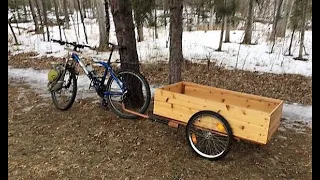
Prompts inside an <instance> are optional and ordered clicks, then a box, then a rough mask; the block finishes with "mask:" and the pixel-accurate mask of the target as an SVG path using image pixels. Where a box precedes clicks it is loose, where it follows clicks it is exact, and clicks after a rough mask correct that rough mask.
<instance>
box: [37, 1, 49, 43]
mask: <svg viewBox="0 0 320 180" xmlns="http://www.w3.org/2000/svg"><path fill="white" fill-rule="evenodd" d="M34 1H35V3H36V8H37V12H38V15H39V20H40V25H41V27H40V31H41V32H42V37H43V40H45V38H46V37H45V32H44V25H43V21H42V16H41V9H40V4H39V1H38V0H34Z"/></svg>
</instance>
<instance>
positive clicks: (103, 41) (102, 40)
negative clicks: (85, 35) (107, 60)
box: [95, 0, 109, 51]
mask: <svg viewBox="0 0 320 180" xmlns="http://www.w3.org/2000/svg"><path fill="white" fill-rule="evenodd" d="M95 1H96V6H97V13H98V18H97V19H98V24H99V50H101V51H104V50H106V48H107V47H108V43H109V41H107V34H106V32H107V31H106V24H105V22H106V15H105V8H104V5H103V2H102V0H95Z"/></svg>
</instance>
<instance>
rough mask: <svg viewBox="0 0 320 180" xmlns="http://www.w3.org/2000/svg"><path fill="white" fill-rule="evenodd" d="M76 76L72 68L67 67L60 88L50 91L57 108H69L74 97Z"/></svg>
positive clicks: (75, 93)
mask: <svg viewBox="0 0 320 180" xmlns="http://www.w3.org/2000/svg"><path fill="white" fill-rule="evenodd" d="M76 95H77V78H76V74H75V72H74V70H73V69H67V70H66V74H65V76H64V82H63V85H62V88H61V89H60V90H59V91H53V92H51V98H52V101H53V104H54V105H55V106H56V108H57V109H59V110H62V111H65V110H67V109H69V108H70V107H71V106H72V104H73V102H74V101H75V99H76Z"/></svg>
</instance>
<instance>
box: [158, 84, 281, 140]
mask: <svg viewBox="0 0 320 180" xmlns="http://www.w3.org/2000/svg"><path fill="white" fill-rule="evenodd" d="M282 107H283V101H282V100H279V99H273V98H267V97H262V96H257V95H252V94H247V93H241V92H236V91H230V90H226V89H220V88H215V87H210V86H205V85H199V84H196V83H191V82H184V81H182V82H178V83H175V84H171V85H168V86H164V87H161V88H157V89H156V90H155V96H154V108H153V114H155V115H159V116H162V117H166V118H170V119H174V120H176V122H177V123H178V124H187V123H188V121H189V119H190V118H191V117H192V116H193V115H194V114H195V113H197V112H199V111H203V110H210V111H213V112H217V113H218V114H220V115H221V116H223V117H224V118H225V119H226V120H227V122H228V123H229V125H230V127H231V129H232V134H233V136H234V137H236V138H239V139H245V140H249V141H253V142H256V143H259V144H266V143H267V142H268V141H269V140H270V139H271V137H272V136H273V134H274V133H275V132H276V131H277V129H278V127H279V125H280V119H281V116H282ZM198 125H199V127H202V128H207V129H210V126H212V125H210V124H208V123H205V121H204V122H203V123H202V124H198Z"/></svg>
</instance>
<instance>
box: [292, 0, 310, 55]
mask: <svg viewBox="0 0 320 180" xmlns="http://www.w3.org/2000/svg"><path fill="white" fill-rule="evenodd" d="M302 2H303V3H302V4H303V11H302V17H301V18H302V23H301V28H300V33H301V35H300V46H299V55H298V57H296V58H295V60H302V61H306V60H307V59H305V58H303V47H304V33H305V28H306V14H307V8H308V0H302Z"/></svg>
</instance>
